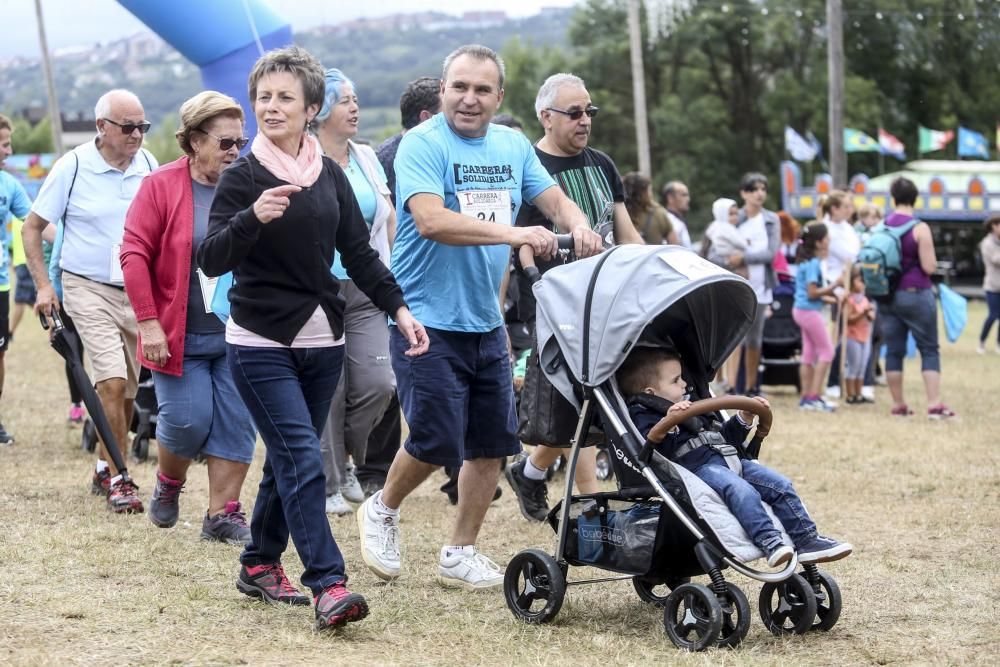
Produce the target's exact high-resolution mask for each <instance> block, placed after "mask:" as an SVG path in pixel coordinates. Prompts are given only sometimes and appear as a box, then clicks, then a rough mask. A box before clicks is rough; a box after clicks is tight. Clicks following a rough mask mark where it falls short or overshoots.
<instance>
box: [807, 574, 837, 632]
mask: <svg viewBox="0 0 1000 667" xmlns="http://www.w3.org/2000/svg"><path fill="white" fill-rule="evenodd" d="M812 584H813V587H812V588H813V593H814V594H815V596H816V620H815V622H813V625H812V628H811V629H812V630H823V631H826V630H829V629H830V628H832V627H833V626H835V625H836V624H837V621H838V620H839V619H840V610H841V607H842V606H843V601H842V600H841V597H840V586H838V585H837V580H836V579H834V578H833V577H831V576H830V575H829V574H827V573H826V572H823V571H822V570H816V579H815V580H814V581H813V582H812Z"/></svg>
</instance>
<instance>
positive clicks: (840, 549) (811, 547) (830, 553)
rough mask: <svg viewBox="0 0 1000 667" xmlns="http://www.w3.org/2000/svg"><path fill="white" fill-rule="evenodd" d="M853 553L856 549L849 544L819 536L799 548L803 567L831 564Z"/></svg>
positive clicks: (800, 561)
mask: <svg viewBox="0 0 1000 667" xmlns="http://www.w3.org/2000/svg"><path fill="white" fill-rule="evenodd" d="M852 551H854V547H852V546H851V545H850V544H849V543H847V542H838V541H837V540H834V539H830V538H829V537H823V536H822V535H817V536H816V537H814V538H812V539H811V540H809V541H808V542H806V543H805V544H803V545H800V546H799V548H798V552H799V563H801V564H803V565H807V564H809V563H829V562H831V561H835V560H840V559H841V558H846V557H847V556H850V555H851V552H852Z"/></svg>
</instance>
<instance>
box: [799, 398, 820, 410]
mask: <svg viewBox="0 0 1000 667" xmlns="http://www.w3.org/2000/svg"><path fill="white" fill-rule="evenodd" d="M799 410H809V411H814V410H816V404H815V403H813V399H812V397H806V398H802V399H800V400H799Z"/></svg>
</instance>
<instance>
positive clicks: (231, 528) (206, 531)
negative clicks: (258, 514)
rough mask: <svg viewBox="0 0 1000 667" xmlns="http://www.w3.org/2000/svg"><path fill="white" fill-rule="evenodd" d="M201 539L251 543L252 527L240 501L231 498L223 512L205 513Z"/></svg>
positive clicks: (238, 543) (240, 544)
mask: <svg viewBox="0 0 1000 667" xmlns="http://www.w3.org/2000/svg"><path fill="white" fill-rule="evenodd" d="M201 539H203V540H215V541H217V542H225V543H226V544H236V545H238V546H246V545H248V544H250V527H249V526H247V516H246V514H244V513H243V507H242V505H240V503H239V502H238V501H235V500H230V501H229V502H228V503H226V509H225V510H223V512H222V514H216V515H215V516H208V514H206V515H205V520H204V521H202V522H201Z"/></svg>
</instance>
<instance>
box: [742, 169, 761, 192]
mask: <svg viewBox="0 0 1000 667" xmlns="http://www.w3.org/2000/svg"><path fill="white" fill-rule="evenodd" d="M758 185H763V186H764V187H765V188H766V187H767V176H765V175H764V174H762V173H760V172H759V171H751V172H747V173H746V174H743V178H741V179H740V192H752V191H753V190H755V189H756V188H757V186H758Z"/></svg>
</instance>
